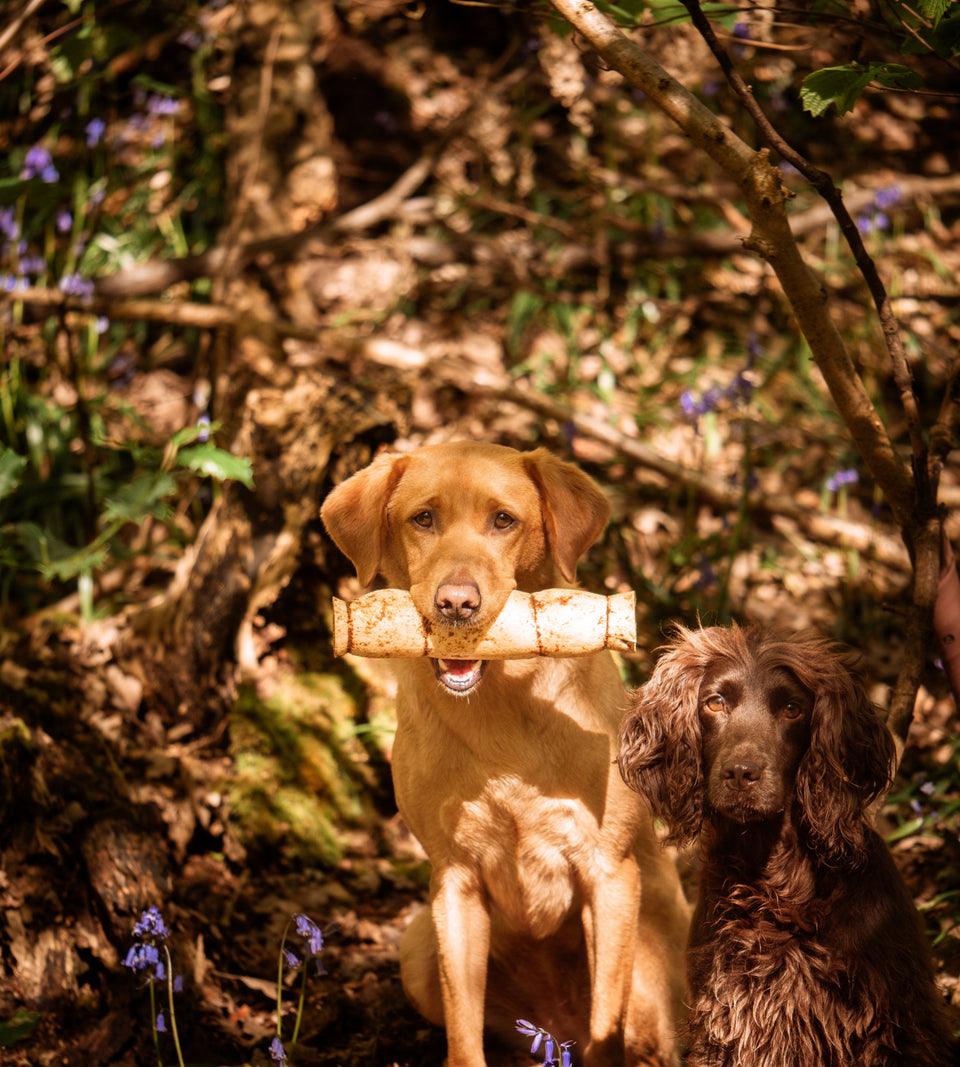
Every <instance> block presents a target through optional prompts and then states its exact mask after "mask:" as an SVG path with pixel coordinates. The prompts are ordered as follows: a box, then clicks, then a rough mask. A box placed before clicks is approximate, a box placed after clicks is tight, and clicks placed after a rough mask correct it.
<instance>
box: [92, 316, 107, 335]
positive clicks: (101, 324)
mask: <svg viewBox="0 0 960 1067" xmlns="http://www.w3.org/2000/svg"><path fill="white" fill-rule="evenodd" d="M94 325H95V327H96V330H97V333H98V334H104V333H106V332H107V330H109V329H110V320H109V319H108V318H107V316H106V315H98V316H97V321H96V322H95V323H94Z"/></svg>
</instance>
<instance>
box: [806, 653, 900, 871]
mask: <svg viewBox="0 0 960 1067" xmlns="http://www.w3.org/2000/svg"><path fill="white" fill-rule="evenodd" d="M814 661H815V662H816V665H817V679H816V682H815V684H814V686H813V688H814V694H815V700H814V706H813V717H812V720H811V724H810V747H809V748H808V750H807V754H806V755H805V756H804V758H803V760H802V761H801V763H800V767H799V769H798V771H797V799H798V801H799V804H800V808H801V820H802V824H803V826H804V827H805V829H806V831H807V833H808V834H809V836H810V839H811V844H812V845H813V847H814V848H816V849H817V850H818V851H819V852H820V853H821V854H822V856H823V858H824V860H825V861H826V862H827V863H830V864H835V865H844V866H857V865H859V864H860V863H861V862H862V861H863V858H864V853H865V847H866V836H865V830H866V828H867V826H868V822H867V818H866V811H867V808H869V807H870V805H871V804H872V803H873V802H874V801H875V800H877V799H878V798H879V797H881V796H882V795H883V794H884V793H885V792H886V791H887V789H889V787H890V783H891V781H892V778H893V771H894V757H895V748H894V744H893V738H892V736H891V734H890V731H889V730H888V729H887V727H886V724H885V723H884V722H883V720H882V719H881V718H880V715H879V714H878V712H877V710H876V708H875V707H874V706H873V704H872V703H871V702H870V698H869V696H868V694H867V690H866V687H865V685H864V682H863V679H862V678H861V676H860V673H859V671H858V670H857V668H856V661H857V657H856V656H852V655H850V654H846V653H841V652H838V651H836V650H835V649H834V648H828V649H826V650H822V649H821V650H819V654H818V655H816V656H815V657H814Z"/></svg>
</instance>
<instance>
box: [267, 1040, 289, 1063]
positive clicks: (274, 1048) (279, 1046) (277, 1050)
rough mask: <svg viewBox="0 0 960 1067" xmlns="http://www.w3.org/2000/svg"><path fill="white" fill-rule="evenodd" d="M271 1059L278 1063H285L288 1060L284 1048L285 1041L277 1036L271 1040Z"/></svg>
mask: <svg viewBox="0 0 960 1067" xmlns="http://www.w3.org/2000/svg"><path fill="white" fill-rule="evenodd" d="M270 1059H272V1060H273V1062H274V1063H277V1064H285V1063H286V1062H287V1054H286V1052H284V1049H283V1042H282V1041H281V1040H280V1038H279V1037H275V1038H274V1039H273V1040H272V1041H271V1042H270Z"/></svg>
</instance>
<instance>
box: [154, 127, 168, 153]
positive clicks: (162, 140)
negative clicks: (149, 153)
mask: <svg viewBox="0 0 960 1067" xmlns="http://www.w3.org/2000/svg"><path fill="white" fill-rule="evenodd" d="M166 143H167V135H166V134H165V133H164V132H163V130H158V131H157V132H156V133H155V134H154V135H153V136H152V137H151V138H150V147H151V148H152V149H153V150H154V151H155V152H159V151H160V149H161V148H163V146H164V145H165V144H166Z"/></svg>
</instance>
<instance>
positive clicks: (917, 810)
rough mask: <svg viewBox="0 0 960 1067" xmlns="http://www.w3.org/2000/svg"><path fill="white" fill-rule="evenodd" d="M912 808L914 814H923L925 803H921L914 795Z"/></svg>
mask: <svg viewBox="0 0 960 1067" xmlns="http://www.w3.org/2000/svg"><path fill="white" fill-rule="evenodd" d="M910 810H911V811H912V812H913V814H914V815H922V814H923V805H922V804H921V803H920V801H919V800H917V798H916V797H913V798H912V799H911V801H910Z"/></svg>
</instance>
